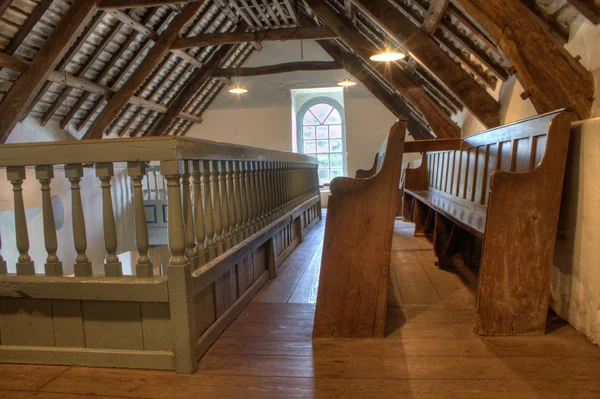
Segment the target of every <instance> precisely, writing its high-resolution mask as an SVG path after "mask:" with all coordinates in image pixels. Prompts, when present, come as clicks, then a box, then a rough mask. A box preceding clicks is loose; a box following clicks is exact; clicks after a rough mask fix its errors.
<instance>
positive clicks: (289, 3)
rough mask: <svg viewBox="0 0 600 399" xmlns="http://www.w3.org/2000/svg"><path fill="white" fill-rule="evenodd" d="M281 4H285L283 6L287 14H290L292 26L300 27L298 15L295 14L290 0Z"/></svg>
mask: <svg viewBox="0 0 600 399" xmlns="http://www.w3.org/2000/svg"><path fill="white" fill-rule="evenodd" d="M296 1H297V0H296ZM283 2H284V3H285V6H286V7H287V10H288V12H289V13H290V17H292V20H293V21H294V24H296V25H300V23H299V21H298V15H297V14H296V10H294V7H293V6H292V0H283Z"/></svg>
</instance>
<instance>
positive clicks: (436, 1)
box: [421, 0, 450, 35]
mask: <svg viewBox="0 0 600 399" xmlns="http://www.w3.org/2000/svg"><path fill="white" fill-rule="evenodd" d="M449 5H450V0H431V3H429V8H428V9H427V12H426V13H425V19H424V20H423V25H422V26H421V28H422V29H423V30H424V31H425V32H427V33H429V34H430V35H431V34H432V33H433V32H435V31H436V30H437V28H438V26H440V22H441V21H442V17H443V16H444V13H445V12H446V10H447V9H448V6H449Z"/></svg>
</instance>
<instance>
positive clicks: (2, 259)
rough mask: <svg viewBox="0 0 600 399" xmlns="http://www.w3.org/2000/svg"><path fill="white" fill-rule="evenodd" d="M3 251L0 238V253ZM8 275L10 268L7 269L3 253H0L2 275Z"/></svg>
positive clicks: (0, 271) (0, 272)
mask: <svg viewBox="0 0 600 399" xmlns="http://www.w3.org/2000/svg"><path fill="white" fill-rule="evenodd" d="M1 251H2V236H0V252H1ZM6 273H8V267H6V261H5V260H4V258H3V257H2V253H0V274H6Z"/></svg>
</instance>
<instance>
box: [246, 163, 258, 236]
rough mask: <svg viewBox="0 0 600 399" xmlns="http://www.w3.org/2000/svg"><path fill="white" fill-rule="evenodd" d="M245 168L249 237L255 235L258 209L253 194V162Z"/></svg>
mask: <svg viewBox="0 0 600 399" xmlns="http://www.w3.org/2000/svg"><path fill="white" fill-rule="evenodd" d="M244 166H245V168H246V195H247V201H248V235H249V236H251V235H252V234H254V233H255V232H256V231H255V224H256V222H255V219H254V217H255V215H256V212H255V211H256V207H255V204H254V200H253V198H254V194H252V192H253V191H254V183H253V179H252V169H251V168H252V166H251V162H249V161H248V162H246V163H245V165H244Z"/></svg>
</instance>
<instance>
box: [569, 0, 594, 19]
mask: <svg viewBox="0 0 600 399" xmlns="http://www.w3.org/2000/svg"><path fill="white" fill-rule="evenodd" d="M567 2H568V3H569V4H570V5H572V6H573V7H575V9H576V10H577V11H579V12H580V13H581V14H582V15H583V16H584V17H586V18H587V19H588V21H590V22H591V23H593V24H594V25H598V24H600V6H599V5H598V3H597V2H596V1H595V0H567Z"/></svg>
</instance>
